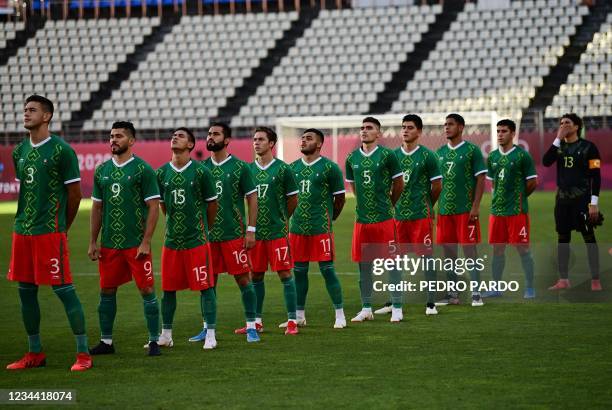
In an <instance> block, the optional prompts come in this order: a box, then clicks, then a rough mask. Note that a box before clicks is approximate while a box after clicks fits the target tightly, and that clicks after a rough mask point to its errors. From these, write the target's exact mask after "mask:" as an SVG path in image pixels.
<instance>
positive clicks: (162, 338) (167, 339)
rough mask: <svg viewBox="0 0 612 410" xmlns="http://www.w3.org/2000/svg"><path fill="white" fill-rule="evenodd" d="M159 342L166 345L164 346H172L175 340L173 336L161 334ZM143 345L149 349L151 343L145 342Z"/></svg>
mask: <svg viewBox="0 0 612 410" xmlns="http://www.w3.org/2000/svg"><path fill="white" fill-rule="evenodd" d="M157 344H158V345H160V346H164V347H172V346H174V341H173V340H172V338H171V337H168V336H166V335H164V334H161V335H159V340H158V341H157ZM143 347H144V348H145V349H147V348H148V347H149V344H148V343H145V345H144V346H143Z"/></svg>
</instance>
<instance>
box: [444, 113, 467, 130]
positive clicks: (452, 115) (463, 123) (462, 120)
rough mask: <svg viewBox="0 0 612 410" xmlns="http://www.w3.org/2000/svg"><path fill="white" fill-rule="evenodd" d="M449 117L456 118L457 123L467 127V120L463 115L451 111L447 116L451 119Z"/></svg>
mask: <svg viewBox="0 0 612 410" xmlns="http://www.w3.org/2000/svg"><path fill="white" fill-rule="evenodd" d="M449 118H452V119H453V120H455V122H457V124H459V125H463V126H464V127H465V120H464V119H463V117H462V116H461V115H459V114H456V113H451V114H448V115H447V116H446V119H449Z"/></svg>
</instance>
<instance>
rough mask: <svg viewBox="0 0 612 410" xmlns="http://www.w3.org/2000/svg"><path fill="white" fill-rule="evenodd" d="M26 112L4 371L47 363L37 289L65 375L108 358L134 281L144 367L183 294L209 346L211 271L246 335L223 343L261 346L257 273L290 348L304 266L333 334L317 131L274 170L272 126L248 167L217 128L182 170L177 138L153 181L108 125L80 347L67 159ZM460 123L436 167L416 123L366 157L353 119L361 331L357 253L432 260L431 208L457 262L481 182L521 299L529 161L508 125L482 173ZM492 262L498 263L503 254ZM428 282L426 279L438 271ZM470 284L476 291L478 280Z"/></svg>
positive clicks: (42, 123)
mask: <svg viewBox="0 0 612 410" xmlns="http://www.w3.org/2000/svg"><path fill="white" fill-rule="evenodd" d="M28 100H29V101H27V102H26V109H25V115H24V124H25V126H26V128H27V129H28V130H29V131H30V138H29V139H26V140H24V141H23V142H22V143H21V144H20V145H19V146H17V147H16V149H15V151H14V156H13V157H14V160H15V168H16V174H17V176H18V178H19V179H20V181H21V191H20V198H19V207H18V212H17V216H16V221H15V232H14V235H13V248H12V255H11V265H10V269H9V275H8V277H9V279H11V280H14V281H18V282H19V293H20V298H21V304H22V313H23V320H24V324H25V327H26V331H27V333H28V340H29V352H28V353H27V354H26V356H24V358H22V359H21V360H19V361H17V362H15V363H12V364H10V365H9V366H8V368H10V369H19V368H27V367H38V366H40V365H44V363H45V355H44V353H43V352H42V346H41V342H40V335H39V333H38V330H39V322H40V312H39V311H38V312H37V309H38V301H37V298H36V292H37V287H38V285H39V284H46V285H52V286H53V288H54V291H55V292H56V293H57V294H58V296H59V297H60V299H61V300H62V301H63V302H64V305H65V307H66V312H67V313H68V317H69V321H70V323H71V326H72V329H73V332H74V334H75V336H76V338H77V350H78V354H77V362H76V363H75V365H74V366H73V368H72V369H73V370H86V369H88V368H90V367H91V366H92V360H91V356H90V354H109V353H114V351H115V346H114V344H113V341H112V330H113V322H114V318H115V315H116V292H117V288H118V287H119V286H120V285H121V284H123V283H126V282H129V281H131V280H132V278H134V280H135V281H136V284H137V286H138V288H139V290H140V292H141V295H142V298H143V306H144V316H145V319H146V322H147V327H148V330H149V342H148V343H147V344H146V345H145V347H146V348H148V354H149V355H151V356H156V355H159V354H160V349H159V346H160V345H162V346H172V345H173V340H172V321H173V316H174V312H175V309H176V291H177V290H182V289H187V288H189V289H192V290H196V291H200V292H201V295H200V297H201V306H202V316H203V318H204V323H205V325H204V328H203V330H202V332H201V333H200V334H199V335H197V336H194V337H193V338H192V339H190V340H193V341H202V340H203V341H204V348H205V349H212V348H215V347H216V345H217V342H216V337H215V325H216V290H215V284H216V280H217V275H218V274H220V273H222V272H227V273H229V274H230V275H232V276H234V278H235V281H236V283H237V285H238V286H239V288H240V291H241V296H242V302H243V306H244V313H245V318H246V326H245V327H243V328H240V329H237V330H236V333H239V334H246V337H247V341H248V342H257V341H259V340H260V338H259V335H258V333H259V332H261V331H262V330H263V323H262V321H261V317H262V315H261V314H262V310H263V309H262V308H263V300H264V295H265V288H264V282H263V277H264V273H265V271H266V270H267V269H268V266H270V268H271V270H272V271H276V272H277V273H278V275H279V278H280V280H281V282H282V284H283V293H284V299H285V304H286V308H287V314H288V320H287V322H285V323H283V324H281V325H280V326H281V327H284V328H285V334H287V335H295V334H297V333H298V325H305V324H306V318H305V315H304V306H305V301H306V293H307V290H308V279H307V274H308V264H309V262H311V261H315V262H318V263H319V266H320V270H321V273H322V275H323V277H324V279H325V283H326V288H327V290H328V292H329V295H330V297H331V299H332V302H333V305H334V308H335V313H336V319H335V323H334V328H343V327H345V326H346V319H345V316H344V310H343V299H342V290H341V287H340V283H339V281H338V279H337V277H336V273H335V269H334V265H333V260H334V244H333V235H332V229H331V224H332V222H331V221H332V220H334V219H336V218H337V217H338V216H339V214H340V212H341V211H342V207H343V205H344V181H343V179H342V172H341V171H340V169H339V167H338V165H336V164H335V163H333V162H332V161H330V160H328V159H327V158H324V157H321V156H320V150H321V146H322V145H323V143H324V136H323V134H322V133H321V132H320V131H319V130H316V129H309V130H306V131H304V133H303V135H302V138H301V146H300V148H301V151H302V154H303V157H302V158H301V159H300V160H298V161H296V162H294V163H293V164H291V165H287V164H285V163H284V162H282V161H281V160H278V159H275V158H274V157H273V153H272V149H273V147H274V145H275V144H276V134H275V133H274V131H272V130H271V129H269V128H265V127H261V128H257V129H256V131H255V134H254V137H253V146H254V150H255V152H256V154H257V159H256V161H255V162H253V163H252V164H246V163H244V162H242V161H240V160H238V159H237V158H235V157H233V156H231V155H229V154H228V152H227V146H228V144H229V142H230V140H231V135H230V129H229V127H228V126H227V125H225V124H223V123H215V124H213V125H212V126H211V127H210V129H209V133H208V137H207V149H208V150H209V151H211V153H212V154H211V157H210V158H209V159H207V160H206V161H204V162H202V163H199V162H195V161H192V160H191V159H190V151H191V150H192V149H193V148H194V146H195V137H194V136H193V134H192V133H191V131H190V130H188V129H186V128H179V129H177V130H175V131H174V133H173V135H172V138H171V149H172V160H171V161H170V162H169V163H167V164H165V165H164V166H162V167H161V168H160V169H159V170H158V171H157V173H155V172H154V171H153V170H152V168H151V167H150V166H149V165H148V164H146V163H145V162H144V161H142V160H141V159H139V158H138V157H135V156H133V155H132V152H131V148H132V146H133V144H134V142H135V136H136V131H135V129H134V126H133V125H132V124H131V123H129V122H118V123H115V124H113V127H112V130H111V136H110V143H111V150H112V154H113V158H112V159H111V160H109V161H107V162H105V163H104V164H102V165H101V166H100V167H98V168H97V169H96V172H95V176H94V191H93V194H92V199H93V208H92V212H91V241H90V246H89V250H88V254H89V256H90V257H91V259H92V260H98V261H99V272H100V287H101V294H100V304H99V307H98V312H99V320H100V328H101V340H100V342H99V343H98V345H96V346H95V347H93V348H91V349H88V348H87V337H86V335H85V332H84V317H83V313H82V308H81V306H80V302H79V300H78V297H77V296H76V293H75V291H74V287H73V286H72V279H71V273H70V267H69V263H68V251H67V242H66V231H67V229H68V227H69V226H70V224H71V223H72V221H73V220H74V216H75V215H76V210H77V209H78V200H80V188H79V184H78V181H80V177H79V170H78V164H77V162H76V155H75V154H74V151H73V150H72V149H71V148H70V147H69V146H68V145H67V144H66V143H65V142H64V141H62V140H61V139H59V138H58V137H55V136H50V135H49V133H48V122H49V121H50V119H51V116H52V112H53V108H52V104H51V103H50V101H48V100H46V99H44V98H43V97H39V96H35V97H30V98H29V99H28ZM49 104H51V108H50V109H49ZM463 126H464V122H463V118H462V117H461V116H459V115H457V114H451V115H449V116H448V118H447V119H446V123H445V131H446V135H447V138H448V140H449V143H448V144H447V145H445V146H443V147H442V148H440V149H439V150H438V152H437V153H436V154H434V153H433V152H432V151H430V150H428V149H427V148H425V147H424V146H422V145H419V144H418V138H419V137H420V134H421V130H422V122H421V120H420V118H419V117H418V116H416V115H408V116H406V117H405V118H404V121H403V124H402V137H403V140H404V144H403V146H402V147H401V148H399V149H398V150H396V151H395V152H393V151H391V150H389V149H387V148H385V147H383V146H379V145H378V139H379V137H380V135H381V132H380V123H379V122H378V120H376V119H375V118H373V117H367V118H365V119H364V121H363V124H362V127H361V132H360V136H361V142H362V145H361V147H360V148H359V149H357V150H355V151H354V152H352V153H351V154H350V155H349V156H348V157H347V159H346V181H347V182H348V183H349V184H350V186H351V188H352V190H353V192H354V194H355V196H356V198H357V207H356V211H357V218H356V222H355V229H354V233H353V247H352V257H353V260H354V261H355V262H358V264H359V273H360V292H361V300H362V310H361V311H360V312H359V313H358V314H357V315H356V316H355V317H354V318H353V319H352V321H353V322H362V321H365V320H371V319H372V318H373V316H372V306H371V303H372V300H371V299H372V290H373V289H372V255H369V254H368V252H367V251H366V249H367V248H368V246H370V245H372V244H380V245H382V247H384V248H385V249H386V248H387V247H388V246H389V244H393V243H394V242H398V243H399V244H405V243H411V244H416V249H414V250H415V251H416V252H417V253H420V254H424V255H426V256H431V242H432V234H433V232H432V229H433V228H432V226H433V212H432V207H433V205H434V203H435V202H436V201H437V199H438V197H439V196H440V202H439V216H438V223H437V232H436V233H437V242H438V243H442V244H446V245H445V247H444V249H445V252H449V254H450V255H454V256H455V257H456V253H457V249H456V245H455V246H453V245H450V244H463V245H464V246H463V248H464V252H465V253H466V256H469V255H471V254H472V253H474V252H475V247H474V246H473V245H475V244H476V243H478V242H479V241H480V228H479V223H478V216H479V211H478V209H479V204H480V199H481V197H482V193H483V190H484V174H485V173H487V172H488V176H489V177H490V178H491V179H493V181H494V188H495V191H494V198H493V209H492V211H493V212H492V217H491V225H490V238H489V239H490V242H492V243H496V244H505V243H513V244H520V246H517V248H518V249H519V252H520V253H521V257H522V260H523V261H524V262H525V263H524V264H523V266H524V267H525V270H526V278H527V288H526V289H527V290H526V293H525V297H533V296H534V293H533V284H532V281H533V261H532V260H531V255H530V254H529V250H528V246H527V244H528V242H529V220H528V217H527V201H526V197H527V196H528V195H529V194H530V193H531V192H532V191H533V189H534V188H535V170H534V166H533V161H532V159H531V157H530V156H529V154H528V153H526V152H525V151H524V150H522V149H521V148H519V147H517V146H513V144H512V138H513V137H514V132H515V126H514V123H512V122H511V121H509V120H504V121H501V122H500V123H499V124H498V140H499V142H500V149H499V150H497V151H495V152H493V153H492V154H491V155H490V156H489V161H488V162H489V164H488V167H487V166H485V164H484V160H483V157H482V154H481V152H480V149H479V148H478V147H476V146H475V145H474V144H471V143H469V142H467V141H463V140H462V131H463ZM440 170H442V172H440ZM442 174H444V175H442ZM442 181H444V183H443V184H442ZM75 191H78V192H75ZM77 194H78V195H77ZM245 198H246V202H247V204H248V224H247V226H246V228H245V221H244V219H245V215H244V214H245V208H244V202H245V200H244V199H245ZM75 203H76V207H75ZM159 208H161V210H162V212H163V213H164V214H165V215H166V236H165V242H164V246H163V249H162V289H163V292H164V296H163V298H162V303H161V312H162V329H161V334H160V332H159V311H160V309H159V303H158V301H157V298H156V296H155V291H154V286H153V285H154V279H153V269H152V263H151V249H150V242H151V237H152V235H153V232H154V230H155V225H156V221H157V218H158V212H159V211H158V210H159ZM255 221H257V223H256V222H255ZM100 231H101V232H102V238H101V246H99V247H98V245H97V239H98V236H99V234H100ZM500 249H501V250H502V253H503V247H500ZM496 253H497V252H496ZM494 263H495V261H494ZM292 269H293V272H294V275H292V272H291V270H292ZM501 269H502V270H503V266H502V267H501ZM498 270H499V267H498ZM425 274H426V276H428V279H435V272H425ZM470 274H471V275H474V277H473V278H472V279H474V280H479V277H477V272H470ZM494 274H495V267H494ZM500 275H501V272H500ZM449 279H451V280H456V279H457V278H456V277H454V278H453V277H451V278H449ZM449 303H450V304H455V303H458V295H457V294H454V293H449V294H448V295H447V297H446V299H445V300H444V301H441V304H449ZM472 305H473V306H482V305H483V302H482V297H481V295H480V294H479V293H477V292H474V293H473V294H472ZM383 310H384V309H383ZM388 310H390V311H391V313H392V314H391V321H392V322H399V321H401V320H402V317H403V314H402V307H401V295H400V296H399V297H398V296H397V295H392V300H391V306H390V307H389V309H388ZM426 313H427V314H436V313H437V310H436V307H435V304H434V300H433V293H432V292H429V294H428V299H427V307H426Z"/></svg>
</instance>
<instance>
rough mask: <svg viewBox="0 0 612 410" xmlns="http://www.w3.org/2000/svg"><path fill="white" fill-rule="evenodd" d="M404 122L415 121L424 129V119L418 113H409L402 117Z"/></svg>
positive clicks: (417, 125) (419, 128) (418, 127)
mask: <svg viewBox="0 0 612 410" xmlns="http://www.w3.org/2000/svg"><path fill="white" fill-rule="evenodd" d="M404 122H413V123H414V125H415V126H416V127H417V129H418V130H422V129H423V120H422V119H421V117H419V116H418V115H416V114H407V115H404V118H402V123H404Z"/></svg>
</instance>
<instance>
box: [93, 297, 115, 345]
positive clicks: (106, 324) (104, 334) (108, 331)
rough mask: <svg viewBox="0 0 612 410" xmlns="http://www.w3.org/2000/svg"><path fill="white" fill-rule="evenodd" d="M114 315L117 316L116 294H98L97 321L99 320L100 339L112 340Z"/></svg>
mask: <svg viewBox="0 0 612 410" xmlns="http://www.w3.org/2000/svg"><path fill="white" fill-rule="evenodd" d="M115 315H117V294H115V293H113V294H105V293H100V304H99V305H98V319H99V320H100V333H101V337H100V338H101V339H112V338H113V324H114V323H115Z"/></svg>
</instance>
